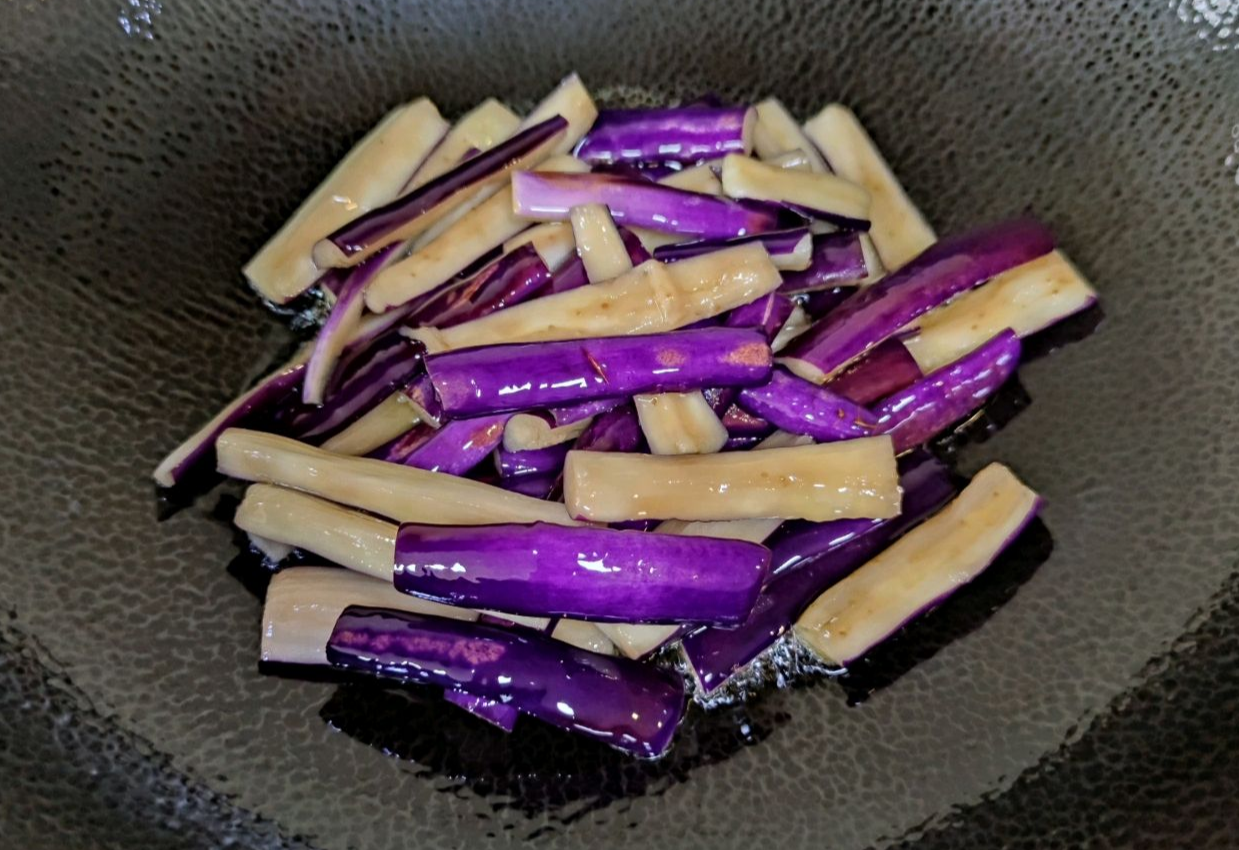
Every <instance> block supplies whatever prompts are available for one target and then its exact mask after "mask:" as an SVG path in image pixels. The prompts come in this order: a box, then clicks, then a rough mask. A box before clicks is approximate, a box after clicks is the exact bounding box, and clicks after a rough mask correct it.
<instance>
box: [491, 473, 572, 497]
mask: <svg viewBox="0 0 1239 850" xmlns="http://www.w3.org/2000/svg"><path fill="white" fill-rule="evenodd" d="M499 486H500V487H502V488H503V489H504V490H510V491H511V492H513V493H520V494H521V495H522V496H532V497H533V498H535V499H549V498H551V495H552V494H553V493H554V492H555V491H556V489H557V488H558V487H559V473H556V474H554V475H518V476H516V477H514V478H500V479H499Z"/></svg>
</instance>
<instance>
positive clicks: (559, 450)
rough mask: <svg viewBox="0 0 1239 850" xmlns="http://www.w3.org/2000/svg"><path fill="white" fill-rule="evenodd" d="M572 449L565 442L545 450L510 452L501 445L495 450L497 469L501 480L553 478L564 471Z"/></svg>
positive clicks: (570, 445) (568, 443)
mask: <svg viewBox="0 0 1239 850" xmlns="http://www.w3.org/2000/svg"><path fill="white" fill-rule="evenodd" d="M571 448H572V444H571V443H570V442H564V443H559V444H558V445H554V446H547V447H546V448H544V449H528V450H526V451H523V452H510V451H508V450H507V449H505V448H504V447H503V446H502V445H500V446H499V447H498V448H497V449H496V450H495V469H496V470H497V471H498V472H499V477H500V478H521V477H523V476H527V475H533V476H539V477H546V476H551V477H552V478H553V477H555V476H556V475H559V473H560V472H562V471H563V468H564V459H565V458H567V457H568V450H569V449H571Z"/></svg>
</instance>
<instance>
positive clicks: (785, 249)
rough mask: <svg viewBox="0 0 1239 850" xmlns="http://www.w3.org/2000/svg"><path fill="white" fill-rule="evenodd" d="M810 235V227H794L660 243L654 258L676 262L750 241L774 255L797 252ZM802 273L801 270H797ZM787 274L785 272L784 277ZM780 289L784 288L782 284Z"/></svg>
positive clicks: (664, 261) (663, 261)
mask: <svg viewBox="0 0 1239 850" xmlns="http://www.w3.org/2000/svg"><path fill="white" fill-rule="evenodd" d="M807 236H809V228H807V227H794V228H792V229H790V230H776V231H774V232H771V233H755V234H753V235H751V236H738V237H736V238H735V239H697V240H694V241H692V242H677V243H675V244H673V245H660V246H659V247H657V248H655V249H654V259H656V260H658V261H659V262H661V263H674V262H676V261H678V260H687V259H688V258H689V257H698V256H701V255H702V254H709V253H710V252H712V251H721V250H722V249H724V248H731V247H734V246H736V245H744V244H746V243H748V242H760V243H761V244H762V245H763V246H765V248H766V253H768V254H769V255H770V256H772V257H779V256H783V255H784V254H792V253H795V251H796V248H797V246H799V245H800V243H801V240H803V239H804V238H805V237H807ZM795 274H800V272H795ZM786 277H787V275H786V273H785V274H784V279H786ZM779 289H783V287H782V286H780V287H779Z"/></svg>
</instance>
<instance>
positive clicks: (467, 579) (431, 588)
mask: <svg viewBox="0 0 1239 850" xmlns="http://www.w3.org/2000/svg"><path fill="white" fill-rule="evenodd" d="M769 566H770V552H769V551H768V550H767V549H766V548H765V547H763V546H760V545H757V544H754V543H748V542H745V541H740V540H720V539H712V538H708V537H678V536H673V535H669V534H663V535H658V534H645V533H643V532H639V531H618V530H614V529H607V528H584V527H581V528H565V527H563V526H559V525H548V524H545V523H535V524H533V525H510V524H509V525H489V526H480V527H479V526H462V527H456V528H452V527H445V526H437V525H415V524H405V525H402V526H400V531H399V533H398V534H397V536H396V561H395V573H394V579H393V580H394V582H395V585H396V588H397V589H398V590H400V591H402V592H404V593H410V594H413V595H415V596H419V597H421V598H423V599H430V600H433V601H435V602H442V603H444V604H447V605H456V606H460V607H464V608H483V609H488V610H494V611H501V612H504V613H511V614H523V615H529V616H538V617H545V616H551V617H571V618H573V619H578V620H586V621H591V622H604V623H708V624H712V625H727V624H731V623H739V622H743V621H744V618H745V617H747V616H748V613H749V610H750V609H751V608H752V606H753V600H754V599H756V598H757V592H758V590H760V589H761V585H762V582H763V581H764V580H765V576H766V570H767V568H768V567H769Z"/></svg>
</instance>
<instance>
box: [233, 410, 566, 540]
mask: <svg viewBox="0 0 1239 850" xmlns="http://www.w3.org/2000/svg"><path fill="white" fill-rule="evenodd" d="M216 454H217V455H218V458H219V471H220V472H222V473H223V474H225V475H230V476H232V477H233V478H240V479H242V480H244V481H261V482H265V483H268V484H278V485H280V486H284V487H292V488H294V489H298V490H304V491H305V492H307V493H312V494H314V495H316V496H321V497H323V498H324V499H331V500H333V501H337V502H340V503H342V504H346V505H352V506H353V507H356V508H361V509H362V510H366V511H371V512H373V513H376V514H379V515H381V516H387V517H391V518H392V519H395V520H400V521H409V522H434V523H439V524H443V525H481V524H486V523H496V522H552V523H556V524H559V525H575V524H576V523H575V522H574V521H573V520H571V519H570V518H569V517H568V515H567V513H566V511H565V509H564V506H563V505H560V504H556V503H552V502H543V501H539V500H537V499H531V498H527V497H524V496H520V495H518V494H515V493H508V492H505V491H504V490H501V489H499V488H498V487H492V486H490V485H489V484H483V483H481V482H480V481H470V480H469V479H467V478H457V477H456V476H454V475H445V474H443V473H439V472H427V471H426V470H423V469H414V468H412V467H408V466H402V465H399V464H394V463H384V462H383V461H380V460H372V459H369V458H354V457H345V456H342V455H333V454H331V453H330V452H324V451H322V450H321V449H316V448H314V447H313V446H308V445H306V444H305V443H299V442H297V441H296V440H290V439H288V438H287V437H277V436H275V435H274V434H263V433H259V432H257V431H245V430H242V429H239V428H232V429H229V430H228V431H225V432H224V433H223V434H222V435H221V436H220V438H219V441H218V442H217V443H216Z"/></svg>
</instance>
